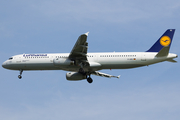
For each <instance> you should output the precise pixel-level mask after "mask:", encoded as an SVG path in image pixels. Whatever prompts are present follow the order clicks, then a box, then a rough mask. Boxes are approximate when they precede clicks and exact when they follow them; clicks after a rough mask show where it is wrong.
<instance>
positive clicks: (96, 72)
mask: <svg viewBox="0 0 180 120" xmlns="http://www.w3.org/2000/svg"><path fill="white" fill-rule="evenodd" d="M92 74H93V75H97V76H101V77H108V78H111V77H115V78H119V77H120V75H119V76H113V75H109V74H106V73H102V72H98V71H94V72H92Z"/></svg>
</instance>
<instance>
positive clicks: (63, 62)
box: [53, 58, 74, 66]
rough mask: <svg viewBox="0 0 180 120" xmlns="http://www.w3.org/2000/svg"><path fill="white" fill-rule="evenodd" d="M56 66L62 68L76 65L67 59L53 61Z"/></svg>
mask: <svg viewBox="0 0 180 120" xmlns="http://www.w3.org/2000/svg"><path fill="white" fill-rule="evenodd" d="M53 63H54V65H55V66H62V65H74V61H71V60H69V59H66V58H57V59H54V60H53Z"/></svg>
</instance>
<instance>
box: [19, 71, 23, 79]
mask: <svg viewBox="0 0 180 120" xmlns="http://www.w3.org/2000/svg"><path fill="white" fill-rule="evenodd" d="M22 72H23V70H20V75H18V78H19V79H21V78H22V76H21V75H22Z"/></svg>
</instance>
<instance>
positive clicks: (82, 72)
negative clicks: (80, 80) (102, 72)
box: [79, 68, 93, 83]
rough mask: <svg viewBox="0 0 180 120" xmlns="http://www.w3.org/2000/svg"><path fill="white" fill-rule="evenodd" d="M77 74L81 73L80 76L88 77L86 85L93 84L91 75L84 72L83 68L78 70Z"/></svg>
mask: <svg viewBox="0 0 180 120" xmlns="http://www.w3.org/2000/svg"><path fill="white" fill-rule="evenodd" d="M79 73H81V74H83V75H87V76H89V77H87V82H88V83H92V82H93V79H92V78H91V77H90V75H91V74H90V73H87V72H85V71H84V69H83V68H80V69H79Z"/></svg>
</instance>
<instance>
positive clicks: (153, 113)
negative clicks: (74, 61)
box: [0, 0, 180, 120]
mask: <svg viewBox="0 0 180 120" xmlns="http://www.w3.org/2000/svg"><path fill="white" fill-rule="evenodd" d="M179 11H180V1H179V0H159V1H155V0H152V1H149V0H148V1H146V0H136V1H133V0H126V1H125V0H109V1H107V0H98V1H97V0H88V1H87V0H66V1H59V0H51V1H50V0H31V1H27V0H16V1H10V0H6V1H1V2H0V16H1V17H0V43H1V44H0V62H1V63H3V62H4V61H5V60H6V59H8V58H9V57H11V56H13V55H16V54H22V53H61V52H62V53H68V52H70V51H71V49H72V47H73V46H74V44H75V42H76V40H77V38H78V37H79V35H81V34H82V33H86V32H88V31H89V32H90V33H89V36H88V43H89V48H88V52H111V51H112V52H113V51H116V52H125V51H127V52H130V51H133V52H139V51H146V50H147V49H149V48H150V47H151V46H152V45H153V44H154V43H155V42H156V40H157V39H158V38H159V37H160V36H161V35H162V34H163V33H164V32H165V31H166V30H167V29H169V28H173V29H176V32H175V35H174V39H173V43H172V45H171V50H170V52H172V53H176V54H178V55H179V54H180V49H179V44H180V41H179V40H180V26H179V21H180V14H179ZM176 60H177V61H179V58H177V59H176ZM179 70H180V65H179V63H170V62H163V63H159V64H155V65H150V66H148V67H141V68H135V69H126V70H102V72H105V73H108V74H112V75H119V74H120V75H121V78H120V79H113V78H112V79H108V78H102V77H97V76H92V78H93V79H94V82H93V84H88V83H87V82H86V81H85V80H84V81H78V82H71V81H67V80H66V78H65V74H66V72H65V71H27V72H23V79H22V80H19V79H18V78H17V76H18V74H19V71H10V70H6V69H3V68H2V67H1V68H0V72H1V75H0V119H4V120H12V119H13V120H24V119H25V120H39V119H43V120H50V119H53V120H59V119H63V120H72V119H73V120H84V119H86V120H92V119H94V120H99V119H103V120H109V119H114V120H117V119H118V120H119V119H122V120H132V119H133V120H152V119H163V120H172V119H173V120H177V119H179V117H180V115H179V113H180V103H179V101H180V95H179V92H180V87H179V86H180V81H179V80H180V74H179Z"/></svg>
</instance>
